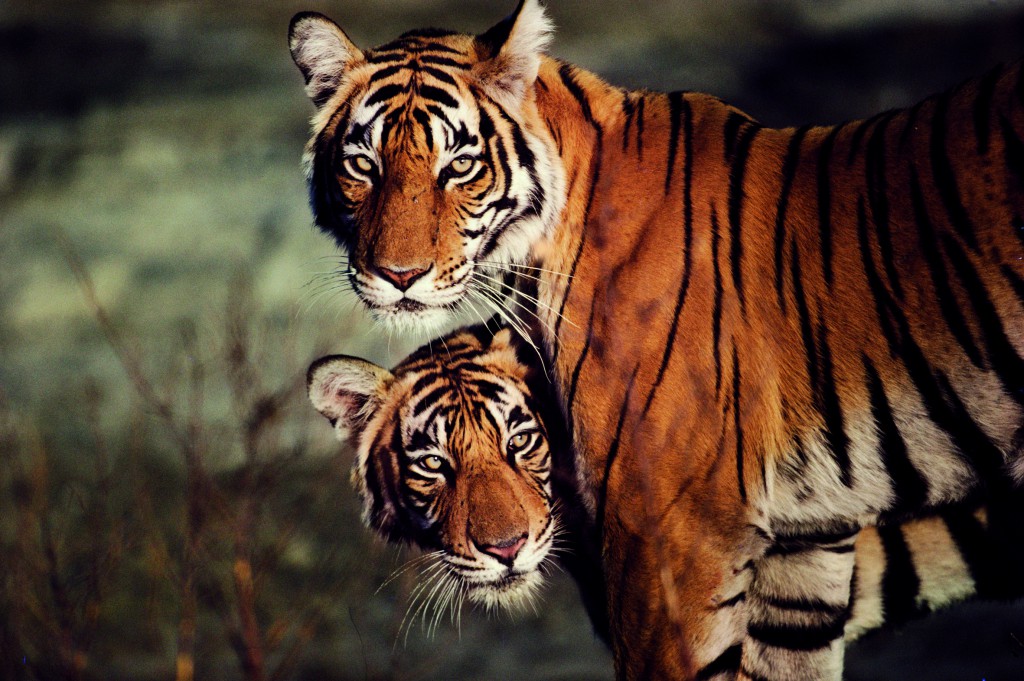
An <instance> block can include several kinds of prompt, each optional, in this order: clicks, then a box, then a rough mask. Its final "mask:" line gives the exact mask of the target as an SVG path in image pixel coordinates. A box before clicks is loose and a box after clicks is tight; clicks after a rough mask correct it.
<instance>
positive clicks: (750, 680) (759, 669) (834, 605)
mask: <svg viewBox="0 0 1024 681" xmlns="http://www.w3.org/2000/svg"><path fill="white" fill-rule="evenodd" d="M856 536H857V534H856V531H855V530H853V531H849V532H846V531H844V532H840V533H838V534H835V535H819V534H816V535H801V536H791V537H788V538H785V539H780V540H777V542H776V543H775V544H774V545H773V546H772V548H770V549H769V550H768V551H767V552H766V553H765V555H764V556H763V557H762V558H761V559H760V560H758V561H757V563H756V566H755V570H754V578H753V581H752V583H751V587H750V590H749V591H748V593H747V615H748V619H747V635H746V638H745V639H744V641H743V652H742V660H741V663H740V671H739V674H738V676H737V678H738V679H740V681H811V680H814V681H821V680H835V681H839V679H841V678H842V675H843V650H844V643H843V629H844V627H845V625H846V621H847V619H849V616H850V585H851V580H852V578H853V568H854V551H853V545H854V539H855V538H856Z"/></svg>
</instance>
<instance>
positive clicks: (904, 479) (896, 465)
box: [863, 355, 928, 513]
mask: <svg viewBox="0 0 1024 681" xmlns="http://www.w3.org/2000/svg"><path fill="white" fill-rule="evenodd" d="M863 360H864V372H865V373H866V374H867V384H868V394H869V395H870V396H871V415H872V417H873V418H874V420H875V427H876V428H877V430H878V446H879V448H880V449H881V454H882V460H883V461H884V463H885V468H886V470H887V471H888V472H889V477H890V478H891V479H892V488H893V500H892V505H891V506H890V508H891V509H892V510H893V511H895V512H897V513H902V512H905V511H912V510H916V509H919V508H922V507H924V505H925V503H926V502H927V501H928V481H927V480H926V479H925V477H924V476H922V475H921V472H920V471H918V470H917V469H916V468H915V467H914V464H913V463H912V462H911V460H910V455H909V454H908V452H907V443H906V442H905V441H904V440H903V435H902V434H900V430H899V428H898V427H897V426H896V420H895V418H894V417H893V413H892V407H891V406H890V405H889V398H888V397H887V396H886V394H885V386H884V384H883V383H882V378H881V376H879V375H878V371H877V370H876V369H875V365H874V364H873V363H872V362H871V359H870V358H869V357H868V356H867V355H864V357H863Z"/></svg>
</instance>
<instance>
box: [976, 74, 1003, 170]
mask: <svg viewBox="0 0 1024 681" xmlns="http://www.w3.org/2000/svg"><path fill="white" fill-rule="evenodd" d="M1002 75H1003V67H1002V65H1001V64H1000V65H999V66H997V67H996V68H994V69H992V70H991V71H989V72H988V73H987V74H986V75H985V77H984V78H982V80H981V82H980V83H979V84H978V94H977V95H975V98H974V112H973V113H974V137H975V140H976V141H977V148H978V155H979V156H985V155H986V154H988V146H989V137H990V136H991V133H992V130H991V129H992V125H991V123H990V120H991V117H992V100H993V98H994V97H995V93H996V84H997V83H998V82H999V78H1000V77H1001V76H1002Z"/></svg>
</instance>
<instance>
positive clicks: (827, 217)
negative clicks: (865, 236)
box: [818, 125, 842, 290]
mask: <svg viewBox="0 0 1024 681" xmlns="http://www.w3.org/2000/svg"><path fill="white" fill-rule="evenodd" d="M841 129H842V128H841V126H838V125H837V126H835V127H833V128H832V131H831V132H829V133H828V135H827V136H826V137H825V139H824V140H823V141H822V143H821V147H820V148H819V150H818V236H819V239H820V240H821V243H820V244H819V245H820V246H821V263H822V271H823V273H824V275H825V285H826V286H827V287H828V289H829V290H831V289H832V279H833V278H832V190H831V177H832V168H831V161H832V149H833V147H834V146H835V141H836V135H838V134H839V131H840V130H841Z"/></svg>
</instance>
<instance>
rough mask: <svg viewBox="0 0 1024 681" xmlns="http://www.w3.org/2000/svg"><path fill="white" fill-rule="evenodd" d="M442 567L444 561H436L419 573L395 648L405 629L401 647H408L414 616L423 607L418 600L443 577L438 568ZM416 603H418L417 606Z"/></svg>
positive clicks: (399, 628)
mask: <svg viewBox="0 0 1024 681" xmlns="http://www.w3.org/2000/svg"><path fill="white" fill-rule="evenodd" d="M443 565H444V561H443V560H438V561H437V562H436V563H434V564H433V565H431V566H429V567H427V568H426V569H424V570H423V572H422V573H420V575H421V581H420V582H419V584H417V585H416V587H415V588H414V589H413V590H412V593H411V594H410V596H409V605H408V606H406V609H405V615H404V616H403V617H402V621H401V622H400V623H399V625H398V633H397V637H396V638H395V645H396V646H397V645H398V639H399V638H401V637H402V630H403V629H405V639H404V640H403V641H402V645H403V646H404V645H408V643H409V632H410V631H411V630H412V623H413V622H415V621H416V615H417V614H418V613H419V612H420V609H421V608H422V607H423V603H424V601H420V599H421V598H423V596H424V594H425V593H426V592H427V589H429V588H430V587H431V585H433V584H434V582H436V581H437V580H439V579H441V578H442V577H443V576H444V574H445V573H444V572H443V571H441V570H440V568H441V567H443ZM427 575H429V576H427ZM417 603H419V605H418V606H417ZM414 608H415V610H414ZM410 615H411V617H410ZM406 622H408V623H409V626H408V627H406V626H405V625H406Z"/></svg>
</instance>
